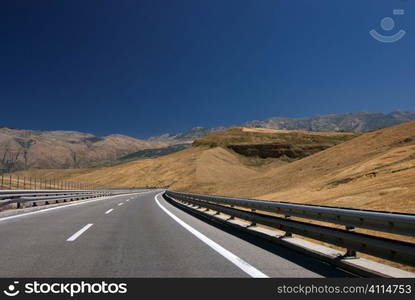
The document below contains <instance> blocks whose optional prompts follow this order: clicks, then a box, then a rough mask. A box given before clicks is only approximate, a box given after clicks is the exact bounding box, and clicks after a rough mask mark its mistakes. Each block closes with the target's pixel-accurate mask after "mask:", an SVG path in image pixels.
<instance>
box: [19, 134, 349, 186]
mask: <svg viewBox="0 0 415 300" xmlns="http://www.w3.org/2000/svg"><path fill="white" fill-rule="evenodd" d="M354 136H355V135H354V134H349V133H308V132H301V131H292V132H291V131H284V130H269V129H247V128H233V129H229V130H224V131H221V132H215V133H212V134H210V135H208V136H207V137H204V138H202V139H200V140H196V141H195V143H194V145H193V147H191V148H189V149H185V150H183V151H179V152H176V153H173V154H170V155H166V156H163V157H158V158H154V159H142V160H136V161H131V162H128V163H124V164H120V165H117V166H112V167H96V168H83V169H82V168H74V169H66V170H57V169H49V170H30V171H24V172H23V171H22V172H18V174H19V175H20V176H31V177H46V178H54V179H59V180H69V181H76V182H88V183H94V184H99V185H102V186H108V185H110V186H171V188H173V189H181V190H203V191H205V192H209V191H211V189H212V188H214V187H215V186H218V185H220V184H230V185H232V184H234V183H235V182H239V181H243V180H245V179H247V178H256V177H258V176H261V174H264V173H265V172H267V171H268V170H271V169H272V168H275V167H277V166H279V165H283V164H286V163H287V162H288V161H291V160H293V159H295V158H289V157H287V156H285V155H282V156H281V157H279V158H280V159H275V158H270V157H264V158H260V157H255V156H250V155H248V156H244V155H239V154H237V153H235V152H234V151H233V150H231V149H230V148H229V147H230V146H233V145H240V144H244V145H249V146H255V145H264V144H268V145H273V146H274V147H276V145H279V144H290V145H292V146H293V147H297V148H298V147H301V145H303V144H304V145H308V146H310V145H312V146H316V147H317V148H318V147H320V148H321V147H323V148H327V147H329V146H332V145H335V144H338V143H340V142H342V141H344V140H345V139H350V138H352V137H354ZM212 143H215V145H212ZM270 143H271V144H270ZM228 146H229V147H228ZM277 148H278V147H277ZM297 148H296V149H297ZM299 149H300V148H298V149H297V150H299ZM294 150H295V149H294ZM297 150H295V151H297ZM313 151H318V150H316V149H314V150H313ZM303 154H304V153H303Z"/></svg>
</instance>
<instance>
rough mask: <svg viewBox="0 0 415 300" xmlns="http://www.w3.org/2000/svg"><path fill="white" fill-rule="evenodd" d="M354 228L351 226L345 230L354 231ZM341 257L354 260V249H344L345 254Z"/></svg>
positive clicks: (355, 255)
mask: <svg viewBox="0 0 415 300" xmlns="http://www.w3.org/2000/svg"><path fill="white" fill-rule="evenodd" d="M354 229H355V228H354V227H353V226H346V230H347V231H354ZM343 257H345V258H346V257H347V258H356V257H357V254H356V250H354V249H346V253H345V254H344V255H343Z"/></svg>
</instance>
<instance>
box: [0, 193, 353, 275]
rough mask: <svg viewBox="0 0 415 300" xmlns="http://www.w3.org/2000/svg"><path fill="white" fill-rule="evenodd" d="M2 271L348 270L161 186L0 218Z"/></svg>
mask: <svg viewBox="0 0 415 300" xmlns="http://www.w3.org/2000/svg"><path fill="white" fill-rule="evenodd" d="M0 238H1V243H0V277H349V276H350V274H348V273H345V272H343V271H341V270H339V269H336V268H335V267H333V266H330V265H327V264H325V263H322V262H320V261H317V260H314V259H312V258H310V257H308V256H306V255H303V254H299V253H297V252H294V251H291V250H289V249H287V248H284V247H280V246H277V245H273V244H271V243H268V242H261V241H258V240H256V238H250V237H247V236H244V235H241V234H239V235H238V234H234V233H232V232H227V231H224V230H221V229H220V228H217V227H215V226H213V225H211V224H208V223H206V222H204V221H202V220H200V219H198V218H196V217H194V216H192V215H190V214H188V213H186V212H184V211H182V210H180V209H178V208H176V207H175V206H173V205H171V204H170V203H168V202H166V201H165V200H164V198H163V197H162V195H161V194H160V191H157V192H154V191H152V192H145V193H141V194H134V195H124V196H116V197H110V198H106V199H100V200H95V201H94V200H92V201H91V200H90V201H85V202H82V203H75V205H67V206H59V207H58V208H54V209H46V210H41V211H36V212H34V213H28V214H21V215H18V216H12V217H5V218H0Z"/></svg>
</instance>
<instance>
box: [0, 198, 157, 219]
mask: <svg viewBox="0 0 415 300" xmlns="http://www.w3.org/2000/svg"><path fill="white" fill-rule="evenodd" d="M146 193H152V192H143V193H138V194H146ZM123 196H125V195H115V196H105V198H100V199H94V200H84V201H82V200H80V201H77V202H76V203H71V204H66V205H60V206H56V207H51V208H45V209H41V210H36V211H31V212H27V213H22V214H18V215H13V216H8V217H2V218H1V217H0V222H2V221H6V220H11V219H16V218H21V217H26V216H30V215H35V214H40V213H45V212H50V211H52V210H57V209H62V208H66V207H71V206H76V205H81V204H86V203H93V202H96V201H102V200H109V199H114V198H118V197H123Z"/></svg>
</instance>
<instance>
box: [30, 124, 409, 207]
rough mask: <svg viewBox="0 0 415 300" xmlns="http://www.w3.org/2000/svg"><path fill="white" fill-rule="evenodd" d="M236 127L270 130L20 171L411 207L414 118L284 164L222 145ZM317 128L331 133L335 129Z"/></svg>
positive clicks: (300, 199) (260, 195)
mask: <svg viewBox="0 0 415 300" xmlns="http://www.w3.org/2000/svg"><path fill="white" fill-rule="evenodd" d="M235 132H236V133H235ZM244 132H245V133H249V134H251V133H252V132H261V135H259V134H258V135H256V136H255V135H254V136H250V137H249V138H245V140H242V141H241V140H240V136H239V137H238V139H239V140H238V143H239V144H244V143H245V142H246V143H247V144H252V143H253V139H254V140H255V142H256V143H261V144H265V143H266V142H267V140H268V141H269V137H267V136H266V135H265V136H264V135H262V133H273V132H274V131H273V130H271V131H268V129H238V131H235V130H233V131H230V133H231V134H230V135H231V139H230V140H231V142H229V140H227V139H226V138H225V136H226V135H227V134H229V132H228V133H226V131H225V132H222V133H214V134H211V135H210V136H208V137H207V138H208V142H211V141H212V140H213V141H214V142H215V143H216V142H217V141H218V140H220V139H223V141H224V143H223V144H220V146H221V147H214V146H212V145H209V144H208V143H200V140H197V141H199V142H195V146H194V147H192V148H189V149H186V150H183V151H180V152H177V153H174V154H171V155H167V156H164V157H159V158H155V159H145V160H140V161H133V162H129V163H126V164H122V165H118V166H114V167H109V168H93V169H72V170H55V171H53V170H47V171H45V170H39V171H29V172H25V173H22V174H25V175H29V174H30V175H34V174H36V175H37V176H43V175H47V176H51V177H62V178H63V179H66V180H73V181H78V182H90V183H98V184H102V185H117V186H120V185H121V186H143V185H149V186H155V185H156V186H165V185H170V187H171V188H172V189H176V190H183V191H192V192H201V193H211V194H221V195H229V196H242V197H256V198H261V199H269V200H280V201H290V202H303V203H315V204H324V205H336V206H345V207H356V208H366V209H380V210H390V211H403V212H415V122H411V123H405V124H401V125H398V126H395V127H391V128H386V129H381V130H377V131H373V132H369V133H365V134H362V135H360V136H358V137H356V138H353V139H351V140H348V141H346V142H344V143H341V144H338V145H337V146H333V147H330V148H328V149H326V150H324V151H321V152H318V153H316V154H313V155H311V156H308V157H305V158H302V159H299V160H296V161H294V162H291V163H287V162H281V160H278V159H272V158H267V159H265V160H260V159H259V160H258V159H257V158H252V157H246V156H242V155H238V154H237V153H235V152H234V151H231V150H229V149H228V147H226V145H230V144H234V142H235V139H234V134H237V135H241V133H244ZM283 132H285V133H287V134H291V135H292V134H293V132H291V131H279V130H278V134H281V133H283ZM295 133H298V131H296V132H295ZM308 134H309V133H305V134H304V135H308ZM212 135H214V137H212ZM312 135H314V133H312ZM324 135H326V136H329V137H331V136H335V137H336V138H337V136H338V133H324ZM218 136H219V137H220V138H219V139H218V138H217V137H218ZM232 136H233V137H232ZM232 139H233V140H232ZM301 139H304V137H301ZM204 140H205V141H206V139H204ZM297 141H298V140H297ZM298 144H300V143H298ZM210 147H212V148H210ZM264 162H265V163H264Z"/></svg>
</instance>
